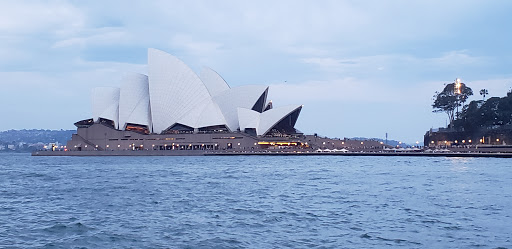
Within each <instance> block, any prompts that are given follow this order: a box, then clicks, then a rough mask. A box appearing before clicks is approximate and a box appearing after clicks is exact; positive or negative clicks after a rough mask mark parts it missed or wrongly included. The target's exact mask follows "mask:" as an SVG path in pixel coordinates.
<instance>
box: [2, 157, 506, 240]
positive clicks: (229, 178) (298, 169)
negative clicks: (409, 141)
mask: <svg viewBox="0 0 512 249" xmlns="http://www.w3.org/2000/svg"><path fill="white" fill-rule="evenodd" d="M511 215H512V160H510V159H500V158H414V157H410V158H408V157H336V156H332V157H330V156H322V157H264V156H254V157H242V156H239V157H30V156H29V155H27V154H0V247H1V248H11V247H12V248H395V247H402V248H473V247H475V248H477V247H480V248H512V218H511Z"/></svg>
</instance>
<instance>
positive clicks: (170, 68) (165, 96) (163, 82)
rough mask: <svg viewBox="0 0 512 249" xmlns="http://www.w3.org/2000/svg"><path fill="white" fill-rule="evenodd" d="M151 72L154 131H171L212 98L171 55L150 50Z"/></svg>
mask: <svg viewBox="0 0 512 249" xmlns="http://www.w3.org/2000/svg"><path fill="white" fill-rule="evenodd" d="M148 69H149V94H150V103H151V116H152V121H153V131H154V132H157V133H160V132H162V131H164V130H165V129H167V128H169V127H170V126H172V125H173V124H175V123H177V122H178V120H180V119H182V118H183V117H184V116H185V115H187V114H189V113H190V112H191V111H192V110H194V109H195V108H197V105H200V104H204V101H207V100H208V98H210V94H209V92H208V90H207V89H206V86H205V85H204V84H203V82H202V81H201V80H200V79H199V76H197V75H196V74H195V73H194V72H193V71H192V69H190V68H189V67H188V66H187V65H185V63H183V62H182V61H181V60H179V59H178V58H176V57H174V56H172V55H170V54H168V53H165V52H163V51H160V50H157V49H149V50H148Z"/></svg>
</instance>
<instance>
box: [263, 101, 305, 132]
mask: <svg viewBox="0 0 512 249" xmlns="http://www.w3.org/2000/svg"><path fill="white" fill-rule="evenodd" d="M301 109H302V105H299V106H297V105H288V106H283V107H279V108H273V109H271V110H268V111H266V112H263V113H261V115H260V122H259V126H258V135H265V134H267V132H269V131H270V129H272V127H274V126H276V125H277V124H278V123H279V122H280V121H281V120H283V119H284V118H286V117H287V116H288V115H290V114H292V113H293V112H295V111H300V110H301ZM296 118H298V115H297V117H296ZM295 121H297V120H296V119H295V120H293V125H295Z"/></svg>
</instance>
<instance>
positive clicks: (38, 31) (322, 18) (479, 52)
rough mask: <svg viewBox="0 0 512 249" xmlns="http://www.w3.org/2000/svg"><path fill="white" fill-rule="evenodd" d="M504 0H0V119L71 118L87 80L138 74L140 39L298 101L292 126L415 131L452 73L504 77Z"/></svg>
mask: <svg viewBox="0 0 512 249" xmlns="http://www.w3.org/2000/svg"><path fill="white" fill-rule="evenodd" d="M510 13H512V1H506V0H502V1H500V0H497V1H483V0H482V1H467V0H464V1H444V0H443V1H432V0H429V1H405V0H404V1H393V0H390V1H322V0H316V1H297V0H293V1H261V0H260V1H235V0H233V1H221V0H216V1H194V0H192V1H190V0H189V1H167V0H166V1H163V0H162V1H149V0H146V1H78V0H77V1H65V0H62V1H51V0H50V1H21V0H13V1H8V0H4V1H1V3H0V86H1V90H0V117H1V120H0V130H8V129H24V128H26V129H30V128H43V129H75V127H74V126H73V123H74V122H76V121H78V120H82V119H86V118H90V117H91V108H90V92H91V89H92V88H93V87H97V86H119V84H120V83H119V81H120V79H121V78H122V76H123V74H124V73H126V72H141V73H147V67H146V63H147V48H149V47H152V48H157V49H161V50H164V51H166V52H169V53H171V54H173V55H175V56H177V57H178V58H180V59H182V60H183V61H185V63H187V64H188V65H189V66H191V67H192V69H193V70H195V71H196V72H197V73H199V70H200V69H201V67H203V66H208V67H211V68H213V69H214V70H216V71H217V72H219V73H220V74H221V75H222V76H223V77H224V78H225V79H226V81H227V82H228V83H229V84H230V85H231V86H240V85H246V84H264V85H269V86H270V93H269V95H270V96H269V97H270V99H272V100H273V103H274V106H281V105H286V104H304V108H303V109H302V112H301V116H300V117H299V121H298V123H297V125H296V128H298V129H299V130H301V131H303V132H305V133H308V134H311V133H315V132H316V133H318V134H320V135H325V136H330V137H354V136H363V137H377V138H384V136H385V133H386V132H387V133H388V134H389V138H390V139H396V140H400V141H405V142H415V141H418V140H419V141H420V142H421V141H422V140H423V135H424V133H425V131H426V130H428V129H430V128H432V127H434V128H436V127H440V126H445V125H446V120H447V116H446V115H445V114H441V113H438V114H435V113H432V108H431V103H432V96H433V95H434V92H435V91H440V90H442V89H443V85H444V84H445V83H450V82H453V81H454V80H455V78H457V77H459V78H461V79H462V81H463V82H464V83H466V84H467V85H468V86H469V87H471V88H472V89H473V91H474V92H475V96H474V97H473V98H472V99H481V96H480V95H479V94H478V91H479V90H480V89H482V88H486V89H488V90H489V93H490V95H491V96H500V97H501V96H504V95H505V94H506V92H507V91H508V90H509V89H510V88H511V87H512V15H510Z"/></svg>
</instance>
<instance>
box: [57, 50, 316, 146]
mask: <svg viewBox="0 0 512 249" xmlns="http://www.w3.org/2000/svg"><path fill="white" fill-rule="evenodd" d="M268 90H269V89H268V87H267V86H262V85H245V86H239V87H233V88H231V87H230V86H229V85H228V84H227V83H226V81H225V80H224V79H223V78H222V77H221V76H220V75H219V74H217V73H216V72H215V71H214V70H212V69H209V68H205V69H203V70H202V72H201V73H200V75H198V74H196V73H195V72H194V71H193V70H192V69H191V68H189V67H188V66H187V65H186V64H185V63H183V62H182V61H181V60H179V59H178V58H176V57H174V56H172V55H170V54H168V53H165V52H163V51H160V50H157V49H149V50H148V75H144V74H129V75H126V76H125V77H124V78H123V79H122V80H121V84H120V87H119V88H117V87H99V88H95V89H93V90H92V118H90V119H85V120H82V121H79V122H76V123H75V125H76V126H77V133H76V134H74V135H73V137H72V139H71V140H70V141H69V142H68V144H67V146H66V147H67V149H68V150H69V151H126V150H129V151H132V150H146V151H170V150H173V151H177V150H189V151H190V150H237V149H238V150H258V149H267V148H269V147H272V146H288V147H298V148H304V147H307V142H305V141H304V139H305V138H306V137H305V136H303V134H302V133H300V132H299V131H298V130H296V129H295V123H296V122H297V118H298V117H299V114H300V111H301V109H302V106H301V105H291V106H283V107H279V108H274V107H273V105H272V101H269V100H267V94H268Z"/></svg>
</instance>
